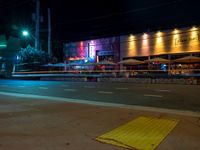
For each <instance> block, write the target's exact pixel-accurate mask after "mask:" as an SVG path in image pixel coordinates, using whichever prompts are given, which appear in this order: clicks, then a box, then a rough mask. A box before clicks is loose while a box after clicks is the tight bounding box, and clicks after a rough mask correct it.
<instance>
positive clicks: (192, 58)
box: [174, 56, 200, 63]
mask: <svg viewBox="0 0 200 150" xmlns="http://www.w3.org/2000/svg"><path fill="white" fill-rule="evenodd" d="M174 61H175V62H185V63H192V62H200V57H196V56H185V57H182V58H179V59H176V60H174Z"/></svg>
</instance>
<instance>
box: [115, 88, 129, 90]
mask: <svg viewBox="0 0 200 150" xmlns="http://www.w3.org/2000/svg"><path fill="white" fill-rule="evenodd" d="M116 90H128V88H116Z"/></svg>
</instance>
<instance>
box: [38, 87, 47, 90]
mask: <svg viewBox="0 0 200 150" xmlns="http://www.w3.org/2000/svg"><path fill="white" fill-rule="evenodd" d="M39 89H41V90H48V88H47V87H39Z"/></svg>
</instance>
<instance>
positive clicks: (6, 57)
mask: <svg viewBox="0 0 200 150" xmlns="http://www.w3.org/2000/svg"><path fill="white" fill-rule="evenodd" d="M19 50H20V40H19V39H18V38H15V37H11V36H10V37H9V38H8V40H7V39H6V36H5V35H0V71H1V74H2V73H4V74H6V75H8V76H9V75H11V73H12V71H13V65H14V63H15V61H16V53H17V52H18V51H19Z"/></svg>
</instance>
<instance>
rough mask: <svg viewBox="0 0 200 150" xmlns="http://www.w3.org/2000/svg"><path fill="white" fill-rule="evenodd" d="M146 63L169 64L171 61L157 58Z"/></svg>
mask: <svg viewBox="0 0 200 150" xmlns="http://www.w3.org/2000/svg"><path fill="white" fill-rule="evenodd" d="M146 62H157V63H169V62H170V61H169V60H168V59H164V58H160V57H156V58H152V59H149V60H146Z"/></svg>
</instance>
